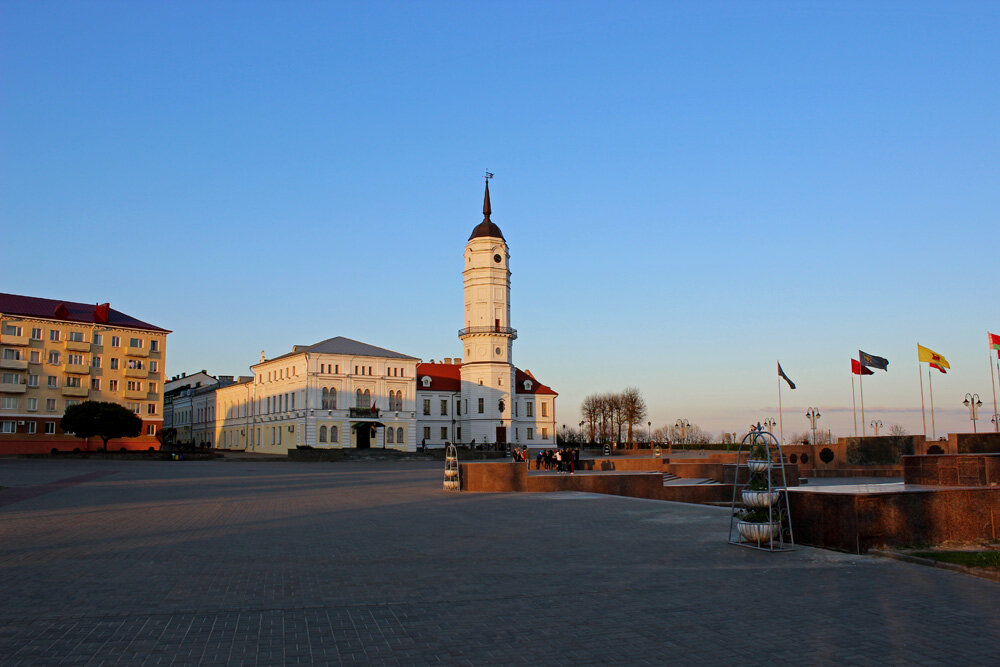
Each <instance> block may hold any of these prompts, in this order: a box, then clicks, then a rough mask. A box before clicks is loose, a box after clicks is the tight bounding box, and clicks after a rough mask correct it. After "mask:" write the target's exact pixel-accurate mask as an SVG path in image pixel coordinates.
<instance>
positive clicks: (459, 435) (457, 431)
mask: <svg viewBox="0 0 1000 667" xmlns="http://www.w3.org/2000/svg"><path fill="white" fill-rule="evenodd" d="M455 440H458V441H459V442H462V427H461V426H456V427H455Z"/></svg>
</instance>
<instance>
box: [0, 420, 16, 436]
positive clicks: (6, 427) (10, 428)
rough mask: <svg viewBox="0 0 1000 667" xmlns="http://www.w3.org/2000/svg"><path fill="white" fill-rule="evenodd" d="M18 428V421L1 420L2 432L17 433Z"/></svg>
mask: <svg viewBox="0 0 1000 667" xmlns="http://www.w3.org/2000/svg"><path fill="white" fill-rule="evenodd" d="M16 430H17V422H8V421H4V422H0V432H2V433H15V432H16Z"/></svg>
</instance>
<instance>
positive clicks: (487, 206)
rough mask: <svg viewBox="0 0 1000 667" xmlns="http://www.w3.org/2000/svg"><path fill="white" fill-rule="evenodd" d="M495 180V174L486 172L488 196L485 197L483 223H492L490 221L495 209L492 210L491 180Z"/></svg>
mask: <svg viewBox="0 0 1000 667" xmlns="http://www.w3.org/2000/svg"><path fill="white" fill-rule="evenodd" d="M491 178H493V174H491V173H490V172H486V194H485V195H483V222H492V220H490V213H492V212H493V209H492V208H490V179H491Z"/></svg>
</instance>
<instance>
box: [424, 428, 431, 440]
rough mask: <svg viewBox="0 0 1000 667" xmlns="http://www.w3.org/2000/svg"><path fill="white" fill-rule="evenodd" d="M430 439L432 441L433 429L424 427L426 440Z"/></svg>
mask: <svg viewBox="0 0 1000 667" xmlns="http://www.w3.org/2000/svg"><path fill="white" fill-rule="evenodd" d="M430 439H431V427H430V426H425V427H424V440H430Z"/></svg>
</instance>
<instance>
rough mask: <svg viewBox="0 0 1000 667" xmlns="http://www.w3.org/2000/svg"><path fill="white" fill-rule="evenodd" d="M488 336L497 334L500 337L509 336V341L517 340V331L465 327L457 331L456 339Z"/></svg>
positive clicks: (507, 328) (504, 328)
mask: <svg viewBox="0 0 1000 667" xmlns="http://www.w3.org/2000/svg"><path fill="white" fill-rule="evenodd" d="M488 334H499V335H501V336H510V339H511V340H514V339H516V338H517V329H511V328H510V327H499V326H492V327H466V328H464V329H459V330H458V337H459V338H461V337H462V336H476V335H488Z"/></svg>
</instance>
